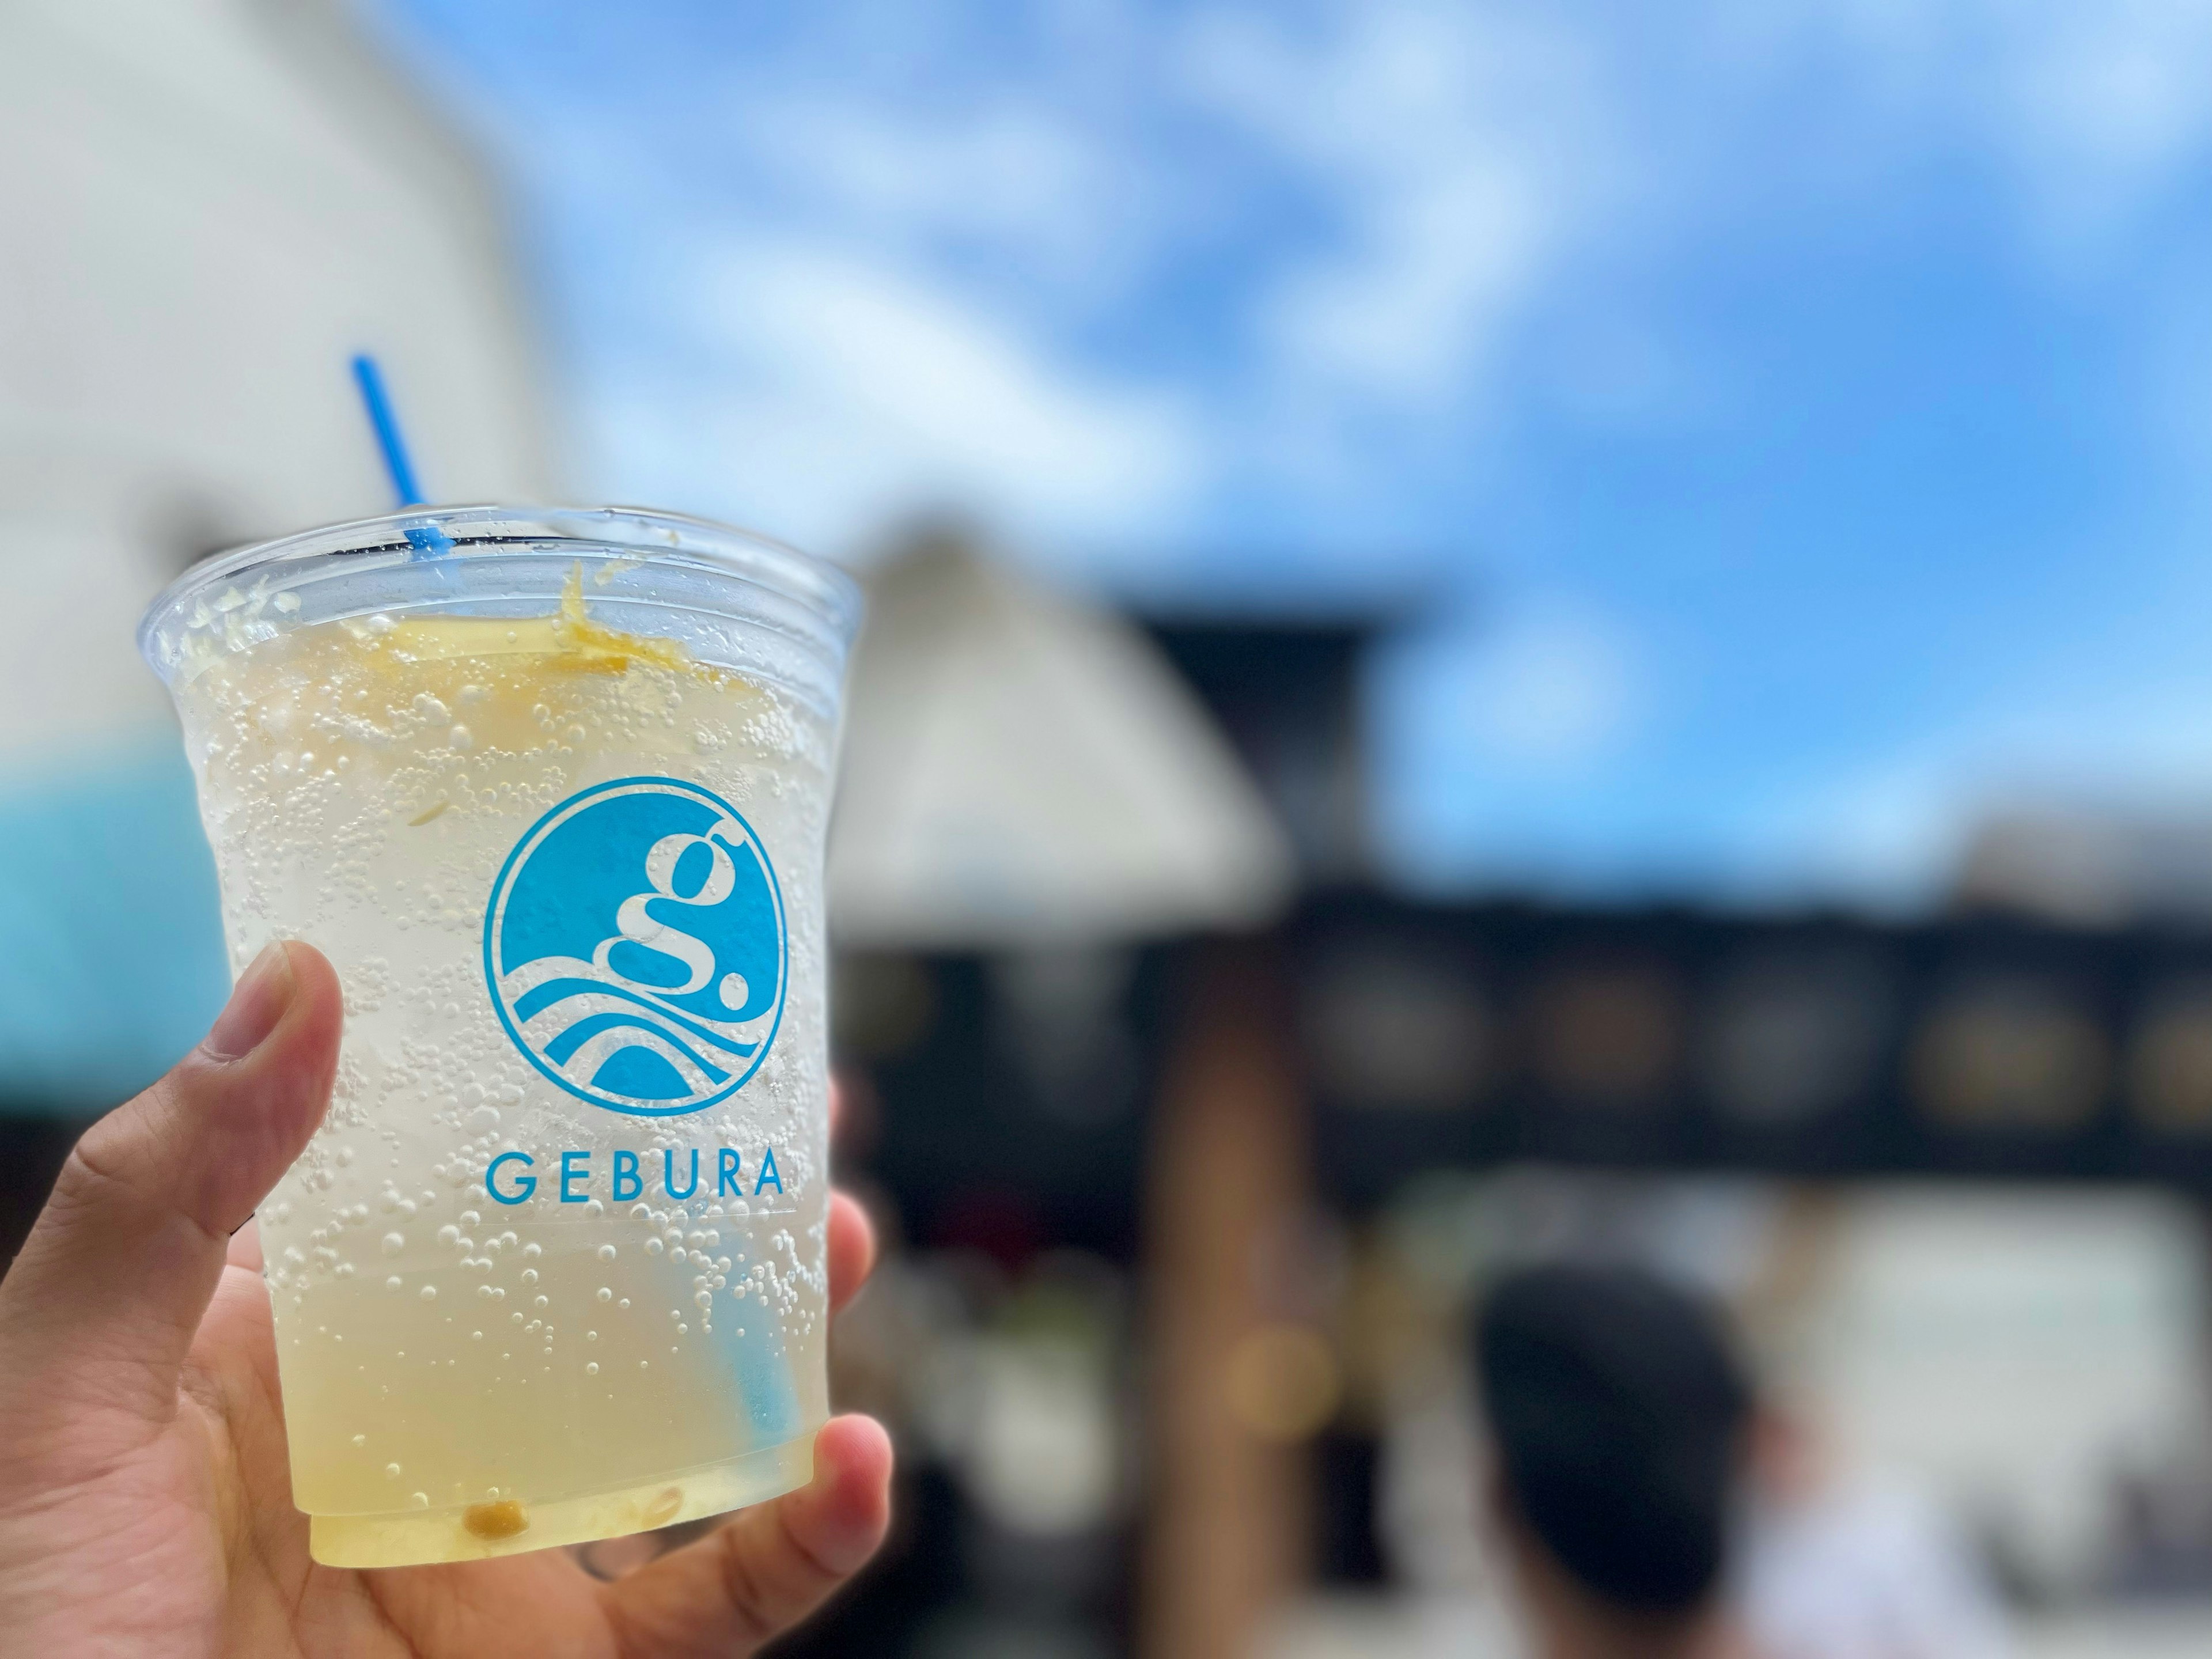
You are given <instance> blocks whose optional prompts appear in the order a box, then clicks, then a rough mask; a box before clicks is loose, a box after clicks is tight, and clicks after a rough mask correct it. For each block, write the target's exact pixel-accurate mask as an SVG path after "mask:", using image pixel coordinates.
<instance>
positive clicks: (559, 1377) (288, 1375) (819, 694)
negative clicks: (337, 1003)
mask: <svg viewBox="0 0 2212 1659" xmlns="http://www.w3.org/2000/svg"><path fill="white" fill-rule="evenodd" d="M572 520H580V522H577V521H572ZM518 521H520V524H521V526H522V530H523V532H525V533H521V534H518V533H517V525H518ZM425 522H426V520H425V519H424V517H423V515H416V516H415V517H414V518H411V519H410V520H407V521H406V523H407V525H408V526H414V527H416V529H417V531H418V532H419V530H420V527H421V526H422V524H423V523H425ZM671 525H673V526H675V528H674V532H673V536H674V538H675V540H676V541H677V543H678V544H677V545H673V546H671V545H670V539H671V531H670V529H669V526H671ZM435 528H436V536H435V540H429V538H425V537H423V536H422V535H421V534H420V533H417V534H416V537H415V538H414V540H413V542H412V543H410V542H409V541H408V540H407V539H406V538H404V535H403V536H395V534H394V532H393V529H392V525H391V524H389V523H382V524H372V525H369V526H351V527H348V528H347V529H345V530H342V531H339V532H319V533H318V536H316V537H313V538H302V540H301V542H300V543H295V544H279V545H278V546H277V547H276V548H275V549H272V550H264V551H263V552H262V553H261V554H260V556H258V557H257V556H253V555H239V556H232V557H231V558H230V559H228V560H226V561H223V562H222V563H223V565H224V566H226V567H235V568H217V569H216V570H214V571H211V572H210V573H208V574H204V575H202V576H200V577H199V578H198V579H197V580H196V581H192V582H191V583H190V584H189V585H188V586H183V587H180V589H179V590H178V591H175V592H173V593H172V594H171V595H169V596H167V598H166V599H164V600H163V601H162V603H161V605H157V606H156V608H155V612H154V613H153V614H152V615H151V616H149V623H148V628H147V635H148V644H149V656H151V657H152V658H153V659H155V662H156V665H157V666H160V667H161V668H162V669H163V670H164V671H165V673H166V674H167V678H169V680H170V684H171V686H172V690H173V693H174V695H175V697H176V701H177V706H178V710H179V715H180V717H181V720H182V722H183V726H184V731H185V744H186V746H187V749H188V751H189V753H190V755H191V761H192V764H193V767H194V769H195V770H196V772H197V776H198V781H199V789H200V802H201V810H202V814H203V817H204V822H205V824H206V828H207V831H208V837H209V840H210V842H211V844H212V845H213V847H214V849H215V853H216V866H217V869H218V872H219V874H220V877H221V882H222V903H223V914H224V923H225V930H226V933H227V936H228V943H229V947H230V952H231V957H232V962H233V965H234V971H235V970H237V969H240V968H242V967H243V966H244V965H245V964H246V963H248V962H249V961H251V960H252V957H254V955H255V954H256V953H257V952H258V951H260V950H261V949H262V948H263V946H264V945H266V944H267V943H268V942H270V940H272V939H282V938H297V939H306V940H307V941H309V942H311V943H313V944H314V945H318V946H319V948H321V949H322V950H323V951H325V953H326V954H327V955H328V956H329V957H330V958H331V962H332V963H334V965H335V966H336V967H337V971H338V974H339V975H340V978H341V980H342V981H343V986H344V989H345V997H346V1030H345V1039H344V1045H343V1054H342V1058H341V1060H340V1064H339V1071H338V1077H337V1087H336V1090H335V1091H334V1095H333V1098H332V1102H331V1109H330V1114H329V1116H328V1118H327V1119H326V1121H325V1123H324V1125H323V1127H321V1129H320V1130H319V1132H318V1133H317V1134H316V1135H315V1137H314V1139H313V1141H312V1142H311V1144H310V1145H309V1146H308V1148H307V1152H306V1153H305V1154H304V1155H303V1156H302V1157H301V1159H300V1160H299V1162H298V1163H297V1164H295V1166H294V1167H293V1169H292V1170H290V1171H289V1173H288V1174H287V1175H286V1176H285V1177H284V1178H283V1181H282V1182H280V1183H279V1185H278V1187H277V1188H276V1191H275V1192H274V1193H273V1194H271V1196H270V1200H269V1201H268V1202H267V1203H266V1204H265V1205H264V1206H263V1208H262V1210H261V1212H260V1223H261V1236H262V1248H263V1251H264V1257H265V1260H266V1263H267V1267H266V1276H267V1279H268V1284H269V1288H270V1297H271V1301H272V1304H273V1307H274V1310H275V1315H276V1343H277V1354H278V1359H279V1364H280V1369H281V1373H282V1378H283V1395H284V1413H285V1421H286V1425H287V1429H288V1432H289V1437H290V1443H291V1454H292V1479H293V1495H294V1499H295V1502H296V1503H297V1504H299V1505H300V1507H301V1509H303V1510H307V1512H308V1513H309V1515H310V1516H312V1535H313V1552H314V1554H315V1557H316V1559H319V1560H321V1561H324V1562H326V1563H330V1564H333V1565H395V1564H398V1563H403V1562H412V1561H423V1560H444V1559H467V1558H470V1557H474V1556H480V1555H486V1554H494V1553H505V1552H508V1551H512V1550H519V1549H529V1548H538V1547H544V1546H547V1545H550V1544H557V1543H563V1542H569V1541H579V1540H583V1539H588V1538H595V1537H603V1536H607V1535H611V1534H617V1533H623V1532H629V1531H635V1530H637V1529H640V1528H647V1527H653V1526H659V1525H663V1524H665V1523H668V1522H673V1521H678V1520H682V1519H685V1518H689V1517H691V1516H700V1515H707V1514H712V1513H715V1512H718V1511H720V1510H726V1509H730V1508H732V1507H735V1506H737V1505H739V1504H745V1503H750V1502H753V1501H756V1500H757V1499H759V1498H763V1497H766V1496H769V1495H771V1494H773V1493H775V1492H781V1491H784V1490H787V1489H788V1488H790V1487H792V1486H796V1485H799V1484H801V1483H803V1481H804V1480H805V1478H806V1476H807V1474H808V1472H809V1469H810V1468H811V1438H812V1434H813V1431H814V1430H815V1429H817V1427H818V1426H819V1425H821V1423H822V1422H823V1419H824V1417H825V1415H826V1411H827V1401H826V1397H825V1384H824V1376H823V1339H824V1334H825V1333H824V1327H825V1323H826V1302H827V1284H826V1279H825V1263H824V1233H825V1218H826V1208H825V1206H826V1203H827V1198H828V1186H827V1182H826V1170H825V1159H826V1154H827V1147H826V1128H825V1113H824V1100H825V1091H826V1078H825V1064H826V1059H825V1047H826V1040H825V1036H824V1030H823V978H824V972H825V945H824V939H823V922H822V906H821V866H822V856H823V835H824V829H825V816H826V812H827V809H828V803H829V786H830V781H831V772H832V768H833V764H834V758H835V747H836V742H835V732H836V677H837V672H838V668H839V664H840V661H841V659H842V649H843V646H844V642H845V638H846V636H847V635H848V632H849V629H850V626H851V622H852V617H853V600H852V598H851V595H850V592H849V588H848V587H846V586H844V585H842V579H836V578H835V577H834V575H831V574H823V568H821V567H818V566H812V565H811V562H803V561H800V560H799V556H797V555H794V554H789V553H787V552H785V551H783V550H775V549H769V550H766V552H762V551H760V544H753V543H750V542H747V541H744V539H743V538H737V539H736V540H735V541H734V542H732V539H731V538H735V536H736V532H719V531H715V530H713V529H712V528H711V527H708V526H696V525H690V524H684V523H683V522H681V521H672V520H659V519H655V518H652V517H650V516H649V515H636V514H626V515H611V516H610V515H544V514H539V515H530V516H527V517H525V516H523V515H516V514H513V513H503V514H494V513H489V512H488V511H486V512H483V513H477V514H474V515H471V514H454V515H435ZM532 532H534V533H532ZM426 540H428V551H429V552H430V554H431V556H430V557H428V558H425V557H422V554H423V552H424V551H425V547H424V543H425V541H426ZM395 543H396V545H395ZM362 544H368V548H369V551H368V552H367V553H366V554H362V553H355V552H351V551H349V550H350V549H352V548H355V547H358V546H361V545H362ZM732 546H734V547H735V548H736V550H737V555H738V556H736V557H734V558H733V557H732V554H731V552H730V549H731V548H732ZM641 553H642V554H643V555H644V557H643V562H640V556H641ZM746 559H751V560H752V561H753V562H751V563H750V564H747V563H746V562H745V560H746ZM343 561H351V562H343ZM793 562H798V563H797V564H795V565H794V564H793ZM733 564H734V565H736V566H737V567H738V568H736V569H735V570H734V571H733V570H732V568H731V567H732V565H733ZM794 571H795V573H796V574H794ZM556 580H557V582H558V589H557V592H556V590H555V583H556ZM810 584H811V586H810ZM752 590H762V591H757V592H756V591H752ZM793 590H796V592H797V598H796V599H793ZM717 611H720V612H721V613H725V614H719V615H718V614H716V612H717ZM502 612H504V613H507V614H501V613H502ZM605 612H612V613H615V614H617V616H626V617H632V618H638V619H642V620H644V621H645V622H647V623H648V624H651V626H650V627H649V628H641V629H637V630H636V631H631V629H628V628H624V627H618V626H616V625H613V624H611V623H608V622H606V621H605V620H603V619H602V616H601V613H605ZM702 615H704V616H706V617H708V623H706V624H705V625H703V626H702V624H701V623H700V622H699V621H698V617H700V616H702ZM809 626H811V630H812V637H811V638H809V637H808V636H807V635H808V628H809ZM686 634H689V635H690V636H691V637H690V638H689V639H686V638H685V637H684V635H686ZM825 693H826V695H825Z"/></svg>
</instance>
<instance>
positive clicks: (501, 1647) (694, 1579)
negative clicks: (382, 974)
mask: <svg viewBox="0 0 2212 1659" xmlns="http://www.w3.org/2000/svg"><path fill="white" fill-rule="evenodd" d="M340 1023H341V1021H340V1012H339V995H338V985H337V975H335V974H334V973H333V972H332V971H331V966H330V964H329V963H327V962H325V960H324V959H323V957H321V956H320V955H319V953H317V952H316V951H313V950H312V949H311V948H309V947H308V946H307V945H297V944H292V945H282V946H276V947H272V948H271V949H270V951H269V952H268V953H266V954H265V955H264V956H263V957H261V959H260V960H259V961H258V962H257V963H255V964H254V965H253V967H252V968H251V969H248V970H247V972H246V975H245V977H244V978H243V979H242V980H240V982H239V985H238V987H237V989H236V990H235V991H234V993H233V994H232V996H231V1000H230V1004H229V1006H228V1007H226V1008H225V1009H224V1010H223V1012H222V1017H221V1018H218V1019H217V1020H216V1024H215V1028H214V1030H211V1031H210V1033H209V1034H208V1036H207V1039H206V1040H205V1041H204V1042H202V1043H201V1044H200V1046H199V1048H197V1049H196V1050H194V1051H193V1052H192V1053H191V1054H189V1055H188V1056H186V1057H185V1060H183V1061H182V1062H181V1063H180V1064H179V1066H177V1068H176V1069H175V1070H174V1071H173V1072H171V1073H169V1074H168V1076H167V1077H165V1078H163V1079H161V1081H160V1082H159V1083H156V1084H155V1085H154V1086H153V1087H152V1088H150V1089H149V1090H147V1091H146V1092H145V1093H144V1094H143V1095H140V1096H139V1097H137V1099H136V1100H133V1101H131V1102H130V1103H128V1104H127V1105H125V1106H122V1107H119V1108H118V1109H116V1110H115V1111H113V1112H111V1113H110V1114H108V1115H107V1116H106V1117H105V1118H103V1119H101V1120H100V1121H99V1122H98V1123H96V1124H94V1126H93V1127H91V1128H90V1129H89V1130H88V1131H86V1133H85V1135H84V1138H83V1139H82V1140H81V1141H79V1142H78V1143H77V1146H76V1150H75V1151H74V1152H71V1153H70V1158H69V1162H68V1164H67V1165H66V1167H64V1170H63V1171H62V1174H61V1176H60V1179H59V1180H58V1181H57V1182H55V1184H54V1190H53V1194H52V1197H51V1198H49V1199H48V1200H47V1202H46V1210H45V1212H44V1213H43V1214H41V1215H40V1218H39V1220H38V1225H36V1227H35V1228H33V1231H32V1233H31V1236H30V1238H29V1240H28V1242H27V1243H25V1245H24V1247H23V1249H22V1253H21V1255H19V1256H17V1258H16V1260H15V1265H14V1266H13V1267H11V1268H10V1269H9V1273H8V1276H7V1278H6V1279H4V1280H0V1647H4V1648H5V1649H6V1650H8V1651H9V1652H11V1653H36V1654H40V1655H45V1656H65V1655H75V1654H91V1653H98V1654H128V1655H136V1654H161V1655H165V1656H166V1655H171V1654H179V1655H185V1654H191V1655H216V1654H251V1655H253V1656H256V1659H259V1656H264V1655H300V1656H309V1655H322V1654H333V1655H345V1656H349V1659H351V1656H356V1655H361V1656H381V1655H402V1654H412V1655H420V1656H422V1659H447V1656H453V1659H485V1656H490V1655H497V1654H507V1653H516V1654H530V1655H533V1656H538V1655H545V1656H551V1655H563V1656H576V1659H600V1656H604V1659H622V1656H631V1655H637V1656H644V1655H663V1654H667V1655H684V1654H700V1655H704V1654H710V1653H711V1654H715V1655H732V1654H738V1655H742V1654H750V1653H751V1652H753V1651H754V1650H756V1649H757V1648H758V1647H759V1646H760V1645H761V1644H763V1643H764V1642H767V1641H769V1639H771V1638H774V1637H775V1635H776V1634H777V1633H778V1632H781V1631H783V1630H785V1629H787V1627H788V1626H791V1625H792V1624H793V1622H794V1621H796V1620H799V1619H800V1618H803V1617H804V1616H805V1614H806V1613H809V1612H810V1611H811V1610H812V1609H813V1608H814V1607H816V1606H817V1605H818V1604H819V1603H820V1602H821V1601H823V1598H824V1597H825V1596H827V1595H829V1593H830V1592H831V1591H832V1590H834V1589H836V1588H837V1587H838V1585H839V1584H841V1583H843V1582H844V1581H845V1580H846V1579H847V1578H848V1577H850V1576H851V1575H852V1574H853V1573H854V1571H856V1570H857V1569H858V1568H859V1567H860V1565H861V1564H862V1563H863V1562H865V1561H866V1559H868V1558H869V1556H870V1555H872V1554H873V1553H874V1552H875V1549H876V1547H877V1546H878V1544H879V1543H880V1542H881V1541H882V1540H883V1535H884V1528H885V1525H886V1523H887V1520H888V1516H889V1511H890V1442H889V1441H888V1439H887V1438H886V1437H885V1436H884V1431H883V1430H882V1429H881V1428H879V1427H878V1426H877V1425H875V1424H874V1423H873V1422H872V1421H870V1420H869V1419H866V1418H864V1417H844V1418H839V1419H836V1420H835V1421H833V1422H831V1423H830V1424H829V1425H828V1426H827V1427H826V1428H824V1429H823V1431H822V1433H821V1436H820V1437H819V1438H818V1439H817V1441H816V1443H815V1449H814V1480H813V1484H812V1485H811V1486H807V1487H805V1489H803V1490H801V1491H799V1492H792V1493H790V1494H788V1495H787V1496H786V1497H783V1498H778V1499H776V1500H775V1502H773V1503H769V1504H761V1505H759V1506H757V1508H754V1509H750V1510H745V1511H744V1512H743V1513H741V1514H739V1515H738V1516H736V1517H735V1518H733V1519H732V1520H730V1521H728V1522H726V1523H724V1524H723V1525H722V1526H721V1527H720V1528H717V1529H716V1530H715V1531H714V1532H712V1533H710V1534H708V1535H707V1536H706V1537H704V1538H702V1539H700V1540H698V1541H696V1542H695V1543H692V1544H690V1545H687V1546H685V1547H683V1548H681V1549H678V1550H674V1551H671V1553H668V1554H666V1555H664V1556H662V1557H661V1558H660V1559H658V1560H656V1561H654V1562H653V1563H652V1564H651V1565H648V1566H645V1567H642V1568H641V1569H639V1570H638V1571H635V1572H633V1573H631V1574H629V1576H627V1577H623V1578H619V1579H617V1580H616V1581H614V1582H612V1583H603V1582H601V1581H600V1580H599V1579H597V1578H594V1577H592V1576H591V1575H590V1574H588V1573H586V1571H584V1569H583V1568H582V1567H581V1566H580V1565H578V1563H577V1561H576V1559H574V1557H573V1556H572V1555H571V1554H570V1553H568V1552H567V1551H565V1550H544V1551H539V1552H538V1553H533V1554H526V1555H513V1556H505V1557H501V1558H498V1559H491V1560H485V1561H475V1562H467V1563H460V1564H455V1565H441V1566H426V1567H401V1568H390V1569H386V1570H382V1571H345V1570H341V1569H338V1568H334V1567H324V1566H318V1565H315V1563H314V1562H313V1561H312V1560H310V1559H308V1556H307V1517H306V1516H303V1515H301V1513H300V1512H299V1511H298V1510H295V1509H294V1508H293V1507H292V1492H291V1475H290V1469H289V1463H288V1461H287V1453H286V1449H285V1443H284V1420H283V1415H282V1414H281V1413H280V1412H279V1410H278V1406H277V1388H276V1341H275V1338H274V1336H273V1334H271V1330H270V1314H269V1296H268V1292H267V1291H266V1290H265V1289H264V1287H263V1285H262V1282H261V1274H260V1271H259V1269H260V1249H259V1246H258V1243H257V1241H256V1239H255V1237H254V1232H253V1229H252V1225H251V1224H250V1221H249V1218H250V1216H251V1215H252V1211H253V1208H254V1206H256V1205H257V1204H258V1203H259V1202H260V1201H261V1200H262V1198H263V1197H264V1195H265V1194H267V1193H268V1191H269V1189H270V1187H271V1186H272V1185H274V1184H275V1182H276V1178H277V1177H278V1176H280V1175H282V1174H283V1171H284V1170H285V1168H286V1167H287V1166H288V1165H289V1164H290V1163H291V1162H292V1160H293V1159H294V1158H295V1157H297V1156H298V1154H299V1152H300V1150H301V1147H302V1146H305V1145H306V1143H307V1137H308V1136H309V1135H310V1134H311V1133H313V1131H314V1127H315V1126H316V1124H317V1123H319V1121H321V1119H322V1115H323V1109H324V1108H325V1105H326V1104H327V1103H328V1102H329V1099H330V1092H331V1077H332V1075H333V1073H334V1072H335V1070H336V1067H337V1052H338V1030H339V1025H340ZM241 1229H242V1230H241ZM873 1252H874V1244H873V1242H872V1239H871V1237H870V1236H869V1232H868V1226H867V1223H866V1220H865V1219H864V1218H862V1216H861V1213H860V1209H859V1206H856V1205H854V1203H853V1202H852V1201H851V1200H849V1199H848V1198H845V1197H844V1196H842V1194H840V1195H837V1196H836V1198H834V1199H833V1200H832V1206H831V1210H830V1216H829V1280H830V1300H831V1303H832V1305H833V1306H836V1305H841V1304H842V1303H843V1302H844V1301H845V1300H846V1298H848V1297H850V1296H851V1295H852V1293H853V1291H854V1290H855V1289H856V1288H857V1287H858V1285H859V1284H860V1280H861V1279H863V1278H864V1277H866V1273H867V1270H868V1266H869V1262H870V1259H871V1257H872V1255H873Z"/></svg>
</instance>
